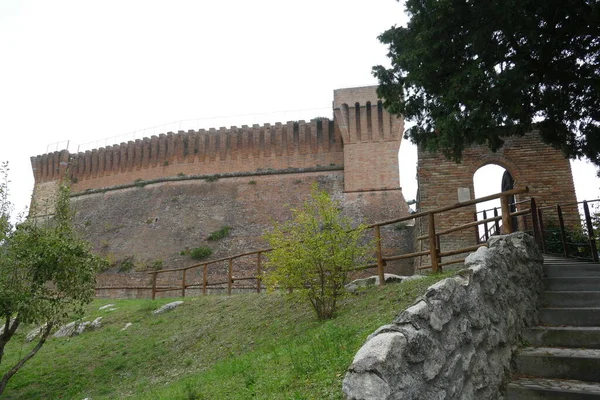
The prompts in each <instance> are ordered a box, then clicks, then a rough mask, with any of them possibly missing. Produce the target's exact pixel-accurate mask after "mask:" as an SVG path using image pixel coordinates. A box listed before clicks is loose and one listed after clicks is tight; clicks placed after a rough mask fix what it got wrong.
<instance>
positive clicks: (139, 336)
mask: <svg viewBox="0 0 600 400" xmlns="http://www.w3.org/2000/svg"><path fill="white" fill-rule="evenodd" d="M446 276H447V275H446ZM442 277H444V275H442V276H436V277H427V278H424V279H420V280H416V281H410V282H405V283H401V284H390V285H386V287H385V288H377V287H373V288H370V289H368V290H365V291H364V292H362V293H360V294H359V295H350V296H348V297H347V298H346V299H345V300H344V302H343V305H342V308H341V310H340V313H339V315H338V317H337V318H336V319H334V320H332V321H327V322H318V321H316V320H315V317H314V316H313V313H312V310H310V309H309V308H307V307H306V306H305V305H304V304H300V305H298V304H290V303H288V302H286V301H285V299H284V297H283V296H281V295H279V294H244V295H234V296H231V297H226V296H207V297H199V298H185V299H183V300H184V304H182V305H181V306H179V307H178V308H176V309H175V310H173V311H171V312H168V313H165V314H161V315H153V314H152V311H153V310H155V309H156V308H158V307H160V306H161V305H163V304H165V303H167V302H170V301H173V299H161V300H156V301H154V302H152V301H150V300H117V301H112V302H109V300H96V301H94V302H93V303H92V304H91V305H90V306H89V307H88V309H87V313H86V315H85V317H84V320H93V319H95V318H96V317H99V316H102V317H103V319H102V327H101V328H100V329H98V330H94V331H86V332H85V333H84V334H82V335H80V336H75V337H71V338H52V339H51V340H49V341H48V343H47V344H46V345H45V346H44V347H43V348H42V350H40V352H39V353H38V355H36V356H35V357H34V358H33V359H32V360H31V361H30V362H29V363H28V364H26V365H25V367H24V368H23V369H22V370H21V371H20V372H19V373H18V374H17V375H16V376H15V377H13V379H12V380H11V381H10V382H9V385H8V388H7V389H6V391H5V393H4V396H5V398H6V399H38V398H44V399H58V398H60V399H79V400H81V399H84V398H89V399H93V400H97V399H116V398H139V399H251V398H256V399H341V398H342V392H341V381H342V378H343V374H344V372H345V370H346V368H347V366H348V365H349V364H350V362H351V361H352V358H353V356H354V354H355V353H356V351H357V350H358V349H359V348H360V346H361V345H362V344H363V342H364V340H365V338H366V337H367V336H368V335H369V334H370V333H371V332H372V331H373V330H374V329H375V328H377V327H378V326H380V325H382V324H384V323H387V322H389V321H391V319H392V318H393V316H394V315H395V314H396V313H397V312H398V311H399V310H401V309H403V308H405V307H406V306H408V305H410V304H411V303H412V302H413V301H414V299H415V297H417V296H418V295H420V294H422V293H423V292H424V291H425V289H426V288H427V287H428V286H429V285H431V284H432V283H433V282H435V281H437V280H439V279H440V278H442ZM109 303H112V304H114V307H111V308H114V310H112V311H108V309H105V310H99V308H100V307H101V306H103V305H107V304H109ZM127 323H131V326H130V327H129V328H127V329H126V330H123V328H124V327H125V325H126V324H127ZM28 331H29V329H22V330H21V331H20V333H19V335H18V337H17V338H15V339H14V340H13V343H10V344H9V346H8V348H7V350H6V354H5V359H4V362H3V363H2V365H1V366H0V374H2V373H3V372H4V371H5V370H7V369H8V368H9V367H10V366H11V365H12V364H14V362H15V361H16V359H17V357H19V356H20V355H23V354H25V352H26V351H28V349H29V348H30V347H31V344H26V343H25V342H24V337H25V334H26V333H28Z"/></svg>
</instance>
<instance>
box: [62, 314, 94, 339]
mask: <svg viewBox="0 0 600 400" xmlns="http://www.w3.org/2000/svg"><path fill="white" fill-rule="evenodd" d="M101 320H102V317H98V318H96V319H95V320H94V321H73V322H69V323H68V324H66V325H63V326H61V327H60V328H59V329H58V330H57V331H56V332H55V333H54V335H52V336H53V337H55V338H61V337H72V336H77V335H81V334H82V333H83V332H85V331H86V330H88V329H98V328H100V327H101V326H102V323H101Z"/></svg>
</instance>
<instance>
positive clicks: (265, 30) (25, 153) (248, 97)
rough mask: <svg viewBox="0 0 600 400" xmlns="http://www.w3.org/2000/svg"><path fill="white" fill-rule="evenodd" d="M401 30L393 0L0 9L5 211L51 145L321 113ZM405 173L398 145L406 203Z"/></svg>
mask: <svg viewBox="0 0 600 400" xmlns="http://www.w3.org/2000/svg"><path fill="white" fill-rule="evenodd" d="M405 21H406V17H405V16H404V14H403V8H402V5H401V4H400V3H398V2H396V1H394V0H370V1H368V2H366V1H359V0H326V1H325V0H304V1H301V2H297V1H295V2H292V1H284V0H253V1H247V0H245V1H244V0H220V1H207V0H196V1H179V0H170V1H151V0H143V1H141V0H118V1H114V0H104V1H94V2H92V1H84V0H70V1H69V0H53V1H48V0H2V1H0V55H1V56H2V62H1V63H0V132H1V135H2V141H1V142H0V161H9V162H10V166H11V175H10V178H11V180H12V185H11V191H12V195H13V203H15V205H16V207H17V209H19V210H21V209H23V208H24V207H25V206H26V205H28V203H29V198H30V195H31V190H32V187H33V177H32V172H31V165H30V162H29V157H30V156H33V155H37V154H42V153H45V152H46V151H47V149H48V145H50V144H52V143H56V142H60V141H66V140H70V141H71V143H70V149H71V150H72V151H76V150H77V146H78V145H79V144H86V143H89V142H91V141H96V140H100V142H98V145H100V146H103V145H105V144H112V143H113V142H112V141H105V140H104V139H105V138H107V137H114V136H118V135H123V134H129V135H130V136H128V137H125V138H124V139H125V140H129V139H131V138H132V137H133V135H134V134H132V133H131V132H133V131H138V132H137V133H135V135H136V136H135V137H142V136H148V135H151V134H153V133H161V132H163V129H162V128H161V127H164V128H166V129H169V130H178V129H180V128H181V129H185V130H187V129H192V128H198V127H199V125H202V127H204V128H209V127H216V128H218V127H220V126H230V125H238V126H240V125H242V124H248V125H250V124H253V123H264V122H277V121H280V122H285V121H286V120H296V119H309V118H311V117H316V116H329V117H331V102H332V100H333V90H334V89H337V88H342V87H352V86H363V85H372V84H376V83H377V82H376V80H375V79H374V78H373V77H372V75H371V67H372V66H373V65H376V64H384V65H387V64H388V61H387V58H386V52H387V51H386V49H385V47H384V46H383V45H381V44H380V43H379V42H378V40H377V36H378V35H379V34H380V33H382V32H383V31H384V30H386V29H388V28H389V27H390V26H392V25H394V24H403V23H404V22H405ZM307 109H310V110H308V111H304V112H298V111H294V110H307ZM286 110H287V111H288V112H286V113H283V112H279V111H286ZM276 111H278V113H274V112H276ZM238 115H246V116H245V117H240V118H233V117H230V118H221V119H219V120H207V118H211V117H216V116H238ZM180 120H188V121H187V122H184V123H182V124H179V123H174V124H170V125H169V124H166V123H170V122H173V121H180ZM197 120H198V121H197ZM155 126H159V127H158V128H152V127H155ZM144 128H150V129H147V130H146V131H144ZM140 130H142V131H141V132H140ZM117 141H121V140H117ZM87 146H88V147H89V146H90V145H89V144H88V145H87ZM94 147H95V144H94ZM50 150H54V148H52V147H51V148H50ZM415 163H416V155H415V149H414V146H413V147H411V146H406V148H405V146H403V147H402V151H401V173H400V175H401V179H402V182H401V185H402V186H403V188H404V191H405V197H406V199H407V200H410V199H413V198H414V197H415V192H416V184H415V180H414V177H415ZM549 168H551V166H549ZM576 171H579V170H578V169H577V170H576ZM575 176H576V180H577V181H578V182H579V185H578V194H580V193H579V190H580V189H579V187H582V188H587V189H589V190H590V191H591V192H590V194H588V193H587V192H585V195H584V196H585V197H587V198H591V197H597V196H598V194H597V192H598V188H599V187H600V182H598V180H597V179H596V177H595V172H594V169H593V168H588V170H587V172H575ZM496 186H499V183H498V184H497V185H496ZM494 191H495V190H494ZM592 191H593V194H591V193H592ZM478 194H479V193H478Z"/></svg>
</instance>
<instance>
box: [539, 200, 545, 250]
mask: <svg viewBox="0 0 600 400" xmlns="http://www.w3.org/2000/svg"><path fill="white" fill-rule="evenodd" d="M537 212H538V224H540V239H541V241H542V252H543V253H545V252H546V235H545V234H544V214H543V212H542V209H541V208H538V210H537Z"/></svg>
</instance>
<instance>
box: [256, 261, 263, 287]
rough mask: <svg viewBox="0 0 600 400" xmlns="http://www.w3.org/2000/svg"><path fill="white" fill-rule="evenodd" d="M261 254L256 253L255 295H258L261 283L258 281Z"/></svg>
mask: <svg viewBox="0 0 600 400" xmlns="http://www.w3.org/2000/svg"><path fill="white" fill-rule="evenodd" d="M261 254H262V253H261V252H260V251H259V252H258V253H256V293H260V283H261V279H260V274H261V265H260V261H261V260H260V259H261Z"/></svg>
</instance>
